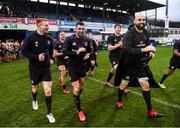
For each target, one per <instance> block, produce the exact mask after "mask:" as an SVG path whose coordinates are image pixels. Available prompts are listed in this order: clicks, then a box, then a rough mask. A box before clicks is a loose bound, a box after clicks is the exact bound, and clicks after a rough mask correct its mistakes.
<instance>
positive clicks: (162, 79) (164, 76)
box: [160, 74, 168, 84]
mask: <svg viewBox="0 0 180 128" xmlns="http://www.w3.org/2000/svg"><path fill="white" fill-rule="evenodd" d="M167 77H168V75H166V74H164V75H163V77H162V78H161V81H160V84H162V83H163V82H164V80H165V79H166V78H167Z"/></svg>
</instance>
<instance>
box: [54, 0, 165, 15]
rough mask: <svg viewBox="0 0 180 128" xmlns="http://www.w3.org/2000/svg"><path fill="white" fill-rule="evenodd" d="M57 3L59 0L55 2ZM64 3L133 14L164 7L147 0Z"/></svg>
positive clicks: (79, 0) (74, 0)
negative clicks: (131, 12) (129, 11)
mask: <svg viewBox="0 0 180 128" xmlns="http://www.w3.org/2000/svg"><path fill="white" fill-rule="evenodd" d="M57 1H59V0H57ZM63 1H66V2H72V3H77V2H78V3H80V4H85V5H92V6H99V7H103V5H104V7H106V8H111V9H120V10H125V11H127V10H132V11H133V12H140V11H145V10H150V9H155V8H159V7H163V6H165V5H163V4H159V3H154V2H151V1H148V0H78V1H77V0H63Z"/></svg>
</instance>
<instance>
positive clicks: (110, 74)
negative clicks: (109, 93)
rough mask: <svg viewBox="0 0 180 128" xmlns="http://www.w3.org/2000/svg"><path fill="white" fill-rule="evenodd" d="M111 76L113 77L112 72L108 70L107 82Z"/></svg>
mask: <svg viewBox="0 0 180 128" xmlns="http://www.w3.org/2000/svg"><path fill="white" fill-rule="evenodd" d="M112 77H113V73H111V72H109V75H108V78H107V82H109V81H110V80H111V78H112Z"/></svg>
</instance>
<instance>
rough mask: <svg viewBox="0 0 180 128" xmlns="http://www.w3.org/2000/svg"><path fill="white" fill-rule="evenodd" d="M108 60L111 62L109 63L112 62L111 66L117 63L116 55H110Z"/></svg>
mask: <svg viewBox="0 0 180 128" xmlns="http://www.w3.org/2000/svg"><path fill="white" fill-rule="evenodd" d="M109 60H110V62H111V64H112V67H113V66H114V65H116V64H118V63H119V57H118V56H115V55H113V56H112V55H110V56H109Z"/></svg>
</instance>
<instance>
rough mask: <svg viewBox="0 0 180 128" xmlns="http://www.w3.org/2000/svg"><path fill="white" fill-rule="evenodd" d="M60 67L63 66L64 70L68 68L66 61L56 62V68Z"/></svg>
mask: <svg viewBox="0 0 180 128" xmlns="http://www.w3.org/2000/svg"><path fill="white" fill-rule="evenodd" d="M61 65H64V66H65V68H68V61H66V60H63V61H62V60H57V67H59V66H61Z"/></svg>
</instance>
